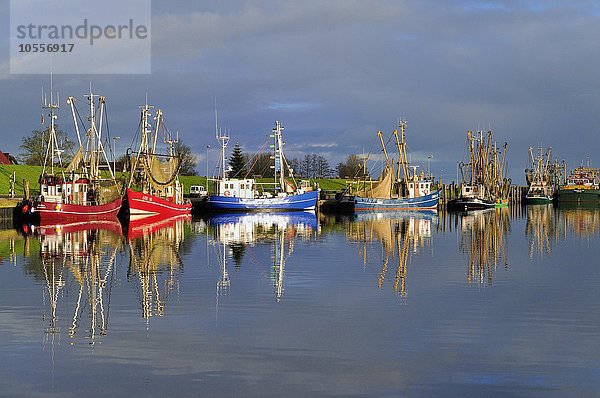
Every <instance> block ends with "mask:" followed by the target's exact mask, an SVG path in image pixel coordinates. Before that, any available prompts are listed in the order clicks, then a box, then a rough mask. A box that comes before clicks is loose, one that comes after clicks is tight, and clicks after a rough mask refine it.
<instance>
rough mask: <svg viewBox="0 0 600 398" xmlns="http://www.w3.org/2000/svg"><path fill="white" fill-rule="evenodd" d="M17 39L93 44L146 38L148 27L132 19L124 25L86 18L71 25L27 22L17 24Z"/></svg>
mask: <svg viewBox="0 0 600 398" xmlns="http://www.w3.org/2000/svg"><path fill="white" fill-rule="evenodd" d="M16 29H17V34H16V37H17V39H30V40H35V39H39V40H73V39H84V40H87V41H89V43H90V45H94V41H97V40H99V39H102V38H104V39H108V40H114V39H118V40H122V39H129V40H132V39H140V40H143V39H147V38H148V31H149V29H148V27H147V26H146V25H144V24H135V23H134V21H133V19H129V23H128V24H125V25H104V26H102V25H96V24H90V23H89V22H88V20H87V18H86V19H84V20H83V23H81V24H80V25H77V26H73V25H38V24H34V23H29V24H27V25H17V27H16Z"/></svg>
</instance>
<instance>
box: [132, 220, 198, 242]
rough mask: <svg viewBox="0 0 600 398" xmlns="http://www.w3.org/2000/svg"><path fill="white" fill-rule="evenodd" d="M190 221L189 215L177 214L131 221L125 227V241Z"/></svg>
mask: <svg viewBox="0 0 600 398" xmlns="http://www.w3.org/2000/svg"><path fill="white" fill-rule="evenodd" d="M182 220H183V221H188V222H189V221H191V220H192V215H191V214H179V215H177V216H171V217H168V216H163V215H160V214H158V215H154V216H149V217H146V218H142V219H137V220H131V221H129V223H128V225H127V240H129V241H131V240H135V239H138V238H140V237H144V236H148V235H152V234H154V233H155V232H157V231H159V230H161V229H163V228H166V227H171V226H174V225H175V224H176V223H177V222H178V221H182Z"/></svg>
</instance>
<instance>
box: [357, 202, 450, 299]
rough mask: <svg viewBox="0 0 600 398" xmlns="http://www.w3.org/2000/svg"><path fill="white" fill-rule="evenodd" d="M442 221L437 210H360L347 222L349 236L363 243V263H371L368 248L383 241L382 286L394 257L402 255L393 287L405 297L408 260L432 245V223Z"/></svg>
mask: <svg viewBox="0 0 600 398" xmlns="http://www.w3.org/2000/svg"><path fill="white" fill-rule="evenodd" d="M437 222H438V216H437V212H436V211H418V212H416V211H415V212H411V211H399V212H366V213H360V214H357V215H356V216H355V218H354V222H352V223H348V224H347V230H346V236H347V237H348V239H349V240H350V241H352V242H357V243H362V247H361V249H360V254H361V256H362V258H363V267H366V266H367V262H368V248H369V245H371V244H372V243H373V242H376V241H377V242H380V243H381V245H382V249H383V257H382V259H381V260H382V268H381V271H380V273H379V277H378V281H377V286H378V287H379V288H380V289H381V288H382V287H383V284H384V282H385V279H386V275H387V273H388V267H389V264H390V262H391V261H394V262H395V259H396V257H397V258H398V260H397V261H398V265H397V267H396V274H395V278H394V282H393V289H394V291H395V292H397V293H399V294H400V296H401V297H403V298H405V297H406V296H407V290H406V276H407V264H408V262H409V260H410V256H411V253H412V254H417V253H419V252H420V250H421V249H422V248H424V247H430V246H431V245H432V234H431V228H432V224H436V223H437Z"/></svg>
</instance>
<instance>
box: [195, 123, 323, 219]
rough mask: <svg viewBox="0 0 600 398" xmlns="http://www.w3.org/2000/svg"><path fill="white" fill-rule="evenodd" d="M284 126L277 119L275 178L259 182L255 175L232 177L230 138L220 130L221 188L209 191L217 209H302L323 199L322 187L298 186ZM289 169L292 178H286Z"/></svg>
mask: <svg viewBox="0 0 600 398" xmlns="http://www.w3.org/2000/svg"><path fill="white" fill-rule="evenodd" d="M282 130H283V126H282V125H281V123H280V122H279V121H276V122H275V127H274V128H273V134H272V137H273V139H274V144H273V148H274V150H275V153H274V157H273V158H274V159H275V165H274V166H272V167H273V170H274V172H275V173H274V182H273V183H270V184H264V183H260V184H259V183H257V182H256V181H255V180H254V179H252V178H249V179H248V178H247V179H238V178H228V177H227V174H226V172H225V170H226V168H225V148H226V147H227V143H228V141H229V137H228V136H227V135H223V134H220V133H219V132H218V133H217V134H218V135H217V139H218V140H219V141H220V142H221V161H222V164H221V170H222V171H223V174H222V176H221V178H219V179H217V180H216V187H217V192H216V193H215V194H212V195H209V196H208V200H207V202H206V206H207V208H208V209H210V210H214V211H302V210H314V209H315V208H316V207H317V200H318V199H319V189H317V188H313V187H310V186H308V185H307V184H304V186H300V187H299V186H298V184H296V183H295V181H294V175H293V170H292V169H291V168H290V167H289V165H287V162H286V159H285V156H284V154H283V139H282V136H281V131H282ZM286 171H287V172H288V177H289V178H290V179H291V180H292V182H290V181H289V180H288V179H286V178H285V176H286V173H285V172H286Z"/></svg>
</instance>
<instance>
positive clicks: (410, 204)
mask: <svg viewBox="0 0 600 398" xmlns="http://www.w3.org/2000/svg"><path fill="white" fill-rule="evenodd" d="M439 200H440V193H439V191H436V192H432V193H430V194H428V195H423V196H419V197H417V198H393V199H378V198H362V197H359V196H355V197H354V199H352V201H353V204H354V211H401V210H435V209H437V206H438V203H439Z"/></svg>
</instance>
